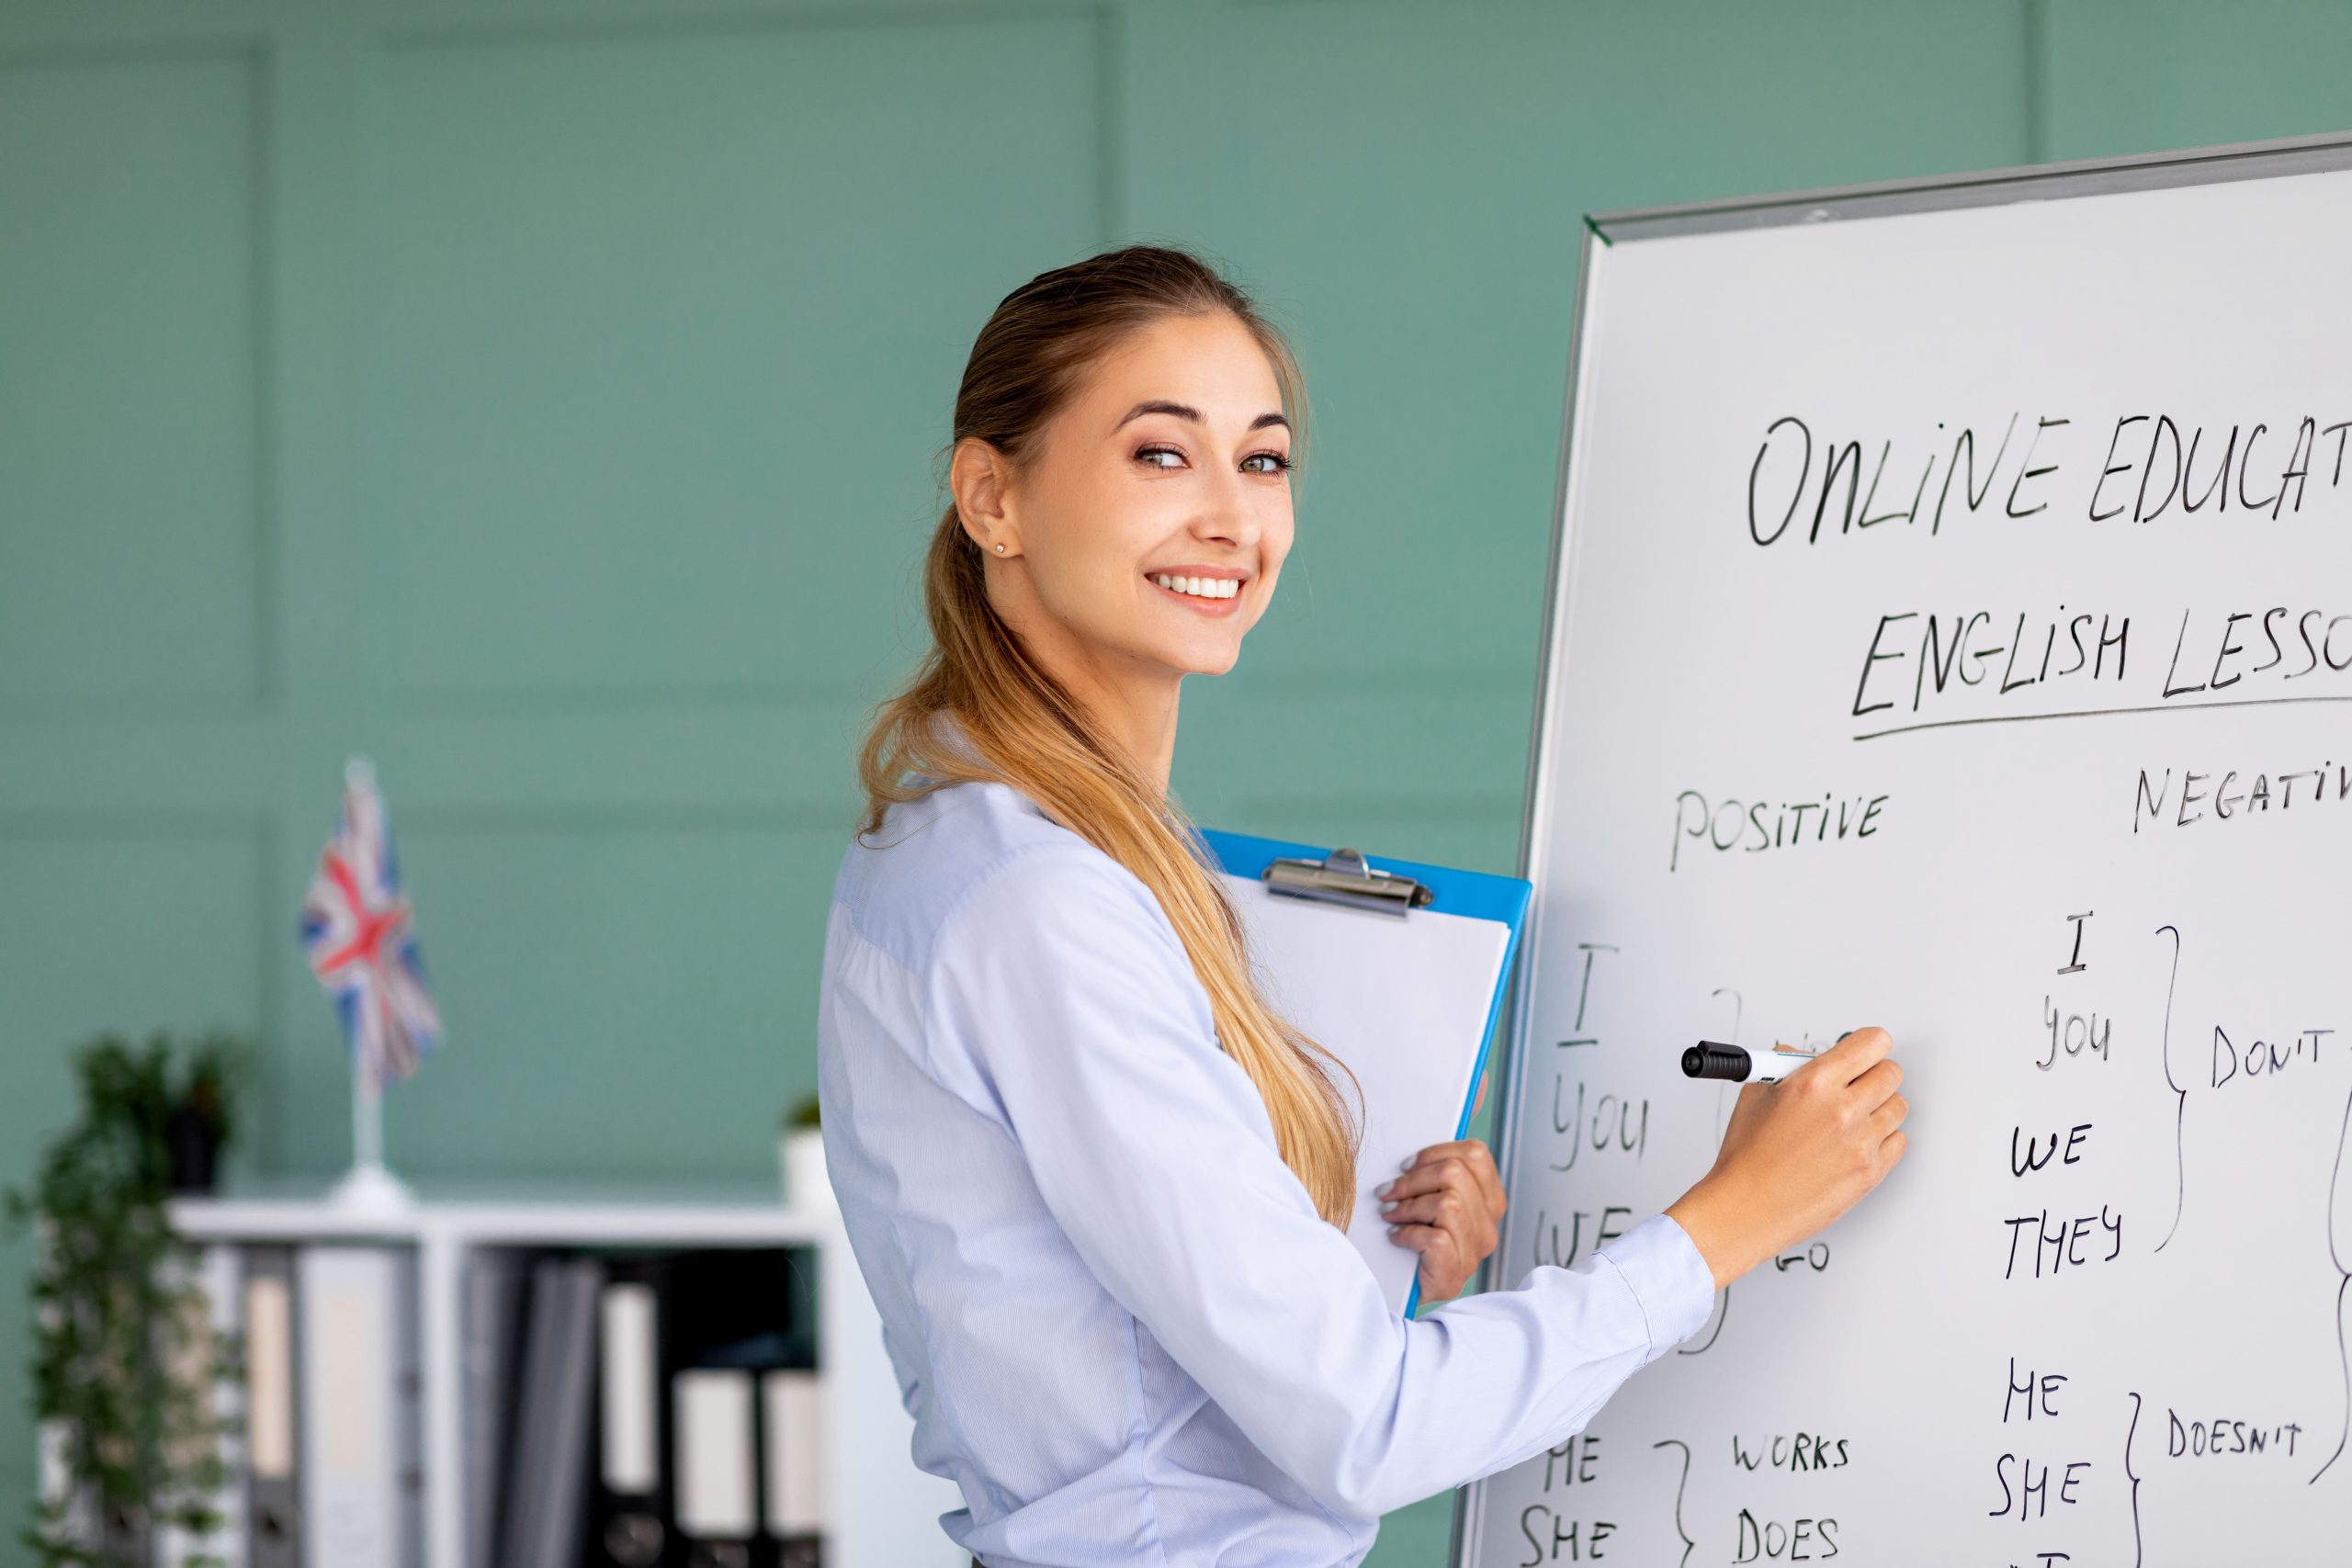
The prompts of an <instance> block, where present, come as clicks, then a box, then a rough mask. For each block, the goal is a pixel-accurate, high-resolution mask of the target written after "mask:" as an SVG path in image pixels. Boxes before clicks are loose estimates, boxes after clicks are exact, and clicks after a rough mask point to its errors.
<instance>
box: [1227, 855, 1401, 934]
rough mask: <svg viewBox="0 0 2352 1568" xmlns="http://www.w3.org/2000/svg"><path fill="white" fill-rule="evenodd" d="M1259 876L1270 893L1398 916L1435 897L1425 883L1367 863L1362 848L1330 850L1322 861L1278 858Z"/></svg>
mask: <svg viewBox="0 0 2352 1568" xmlns="http://www.w3.org/2000/svg"><path fill="white" fill-rule="evenodd" d="M1259 875H1260V879H1261V881H1263V882H1264V883H1265V885H1266V891H1267V892H1269V893H1279V894H1282V895H1283V897H1290V898H1314V899H1319V900H1320V901H1322V902H1324V903H1327V904H1345V905H1347V906H1349V907H1350V908H1357V909H1370V910H1372V911H1373V912H1374V913H1375V914H1382V915H1396V916H1397V917H1399V918H1400V919H1401V918H1402V917H1403V916H1404V915H1405V913H1406V912H1407V911H1408V910H1411V909H1419V908H1423V907H1425V906H1426V905H1428V904H1430V902H1432V901H1433V900H1434V899H1435V898H1436V897H1437V895H1436V893H1434V892H1432V891H1431V890H1430V887H1429V886H1428V885H1427V884H1424V883H1419V882H1416V881H1414V880H1413V879H1412V878H1411V877H1409V876H1398V875H1397V874H1395V873H1394V872H1386V871H1375V870H1374V869H1373V868H1372V867H1371V866H1368V865H1366V864H1365V863H1364V861H1363V852H1362V851H1361V850H1333V851H1332V852H1331V853H1330V855H1329V858H1327V859H1324V860H1277V861H1274V862H1272V863H1271V864H1269V865H1268V866H1267V867H1266V869H1265V870H1264V871H1263V872H1261V873H1260V874H1259Z"/></svg>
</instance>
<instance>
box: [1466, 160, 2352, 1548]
mask: <svg viewBox="0 0 2352 1568" xmlns="http://www.w3.org/2000/svg"><path fill="white" fill-rule="evenodd" d="M2347 161H2352V142H2335V143H2323V142H2318V141H2312V142H2303V143H2297V144H2294V146H2293V147H2291V148H2289V149H2287V150H2284V151H2279V150H2275V149H2274V150H2272V151H2270V152H2268V154H2267V156H2261V157H2255V158H2251V159H2250V158H2248V157H2246V156H2244V155H2242V153H2241V152H2239V151H2237V150H2224V151H2222V152H2216V153H2213V154H2209V155H2200V156H2191V157H2187V158H2182V159H2175V160H2168V161H2163V162H2157V163H2150V164H2138V165H2118V166H2111V167H2101V168H2098V169H2089V170H2085V169H2079V168H2078V169H2076V170H2075V171H2072V172H2071V173H2070V174H2069V175H2066V176H2065V177H2062V178H2056V179H2053V178H2051V177H2048V176H2041V177H2036V176H2029V175H2019V176H2017V177H2011V178H2007V179H1986V178H1985V177H1978V178H1976V179H1973V180H1959V181H1951V182H1943V183H1939V184H1938V185H1935V186H1923V187H1914V188H1911V189H1909V190H1907V191H1904V190H1894V189H1891V188H1877V189H1870V190H1862V191H1858V192H1857V193H1854V194H1852V195H1849V196H1841V195H1838V194H1837V193H1831V194H1829V195H1826V196H1821V197H1799V198H1790V199H1787V200H1781V201H1764V202H1758V203H1752V204H1737V205H1733V206H1728V207H1724V208H1719V209H1712V210H1706V211H1684V212H1679V213H1677V212H1666V213H1661V214H1657V215H1632V216H1631V217H1629V218H1628V219H1627V220H1596V234H1595V236H1594V237H1593V238H1592V239H1590V240H1589V242H1588V244H1587V254H1586V257H1585V268H1586V273H1585V278H1584V291H1583V296H1582V306H1581V310H1582V316H1581V319H1580V322H1579V328H1578V346H1577V354H1576V356H1575V367H1574V371H1573V376H1572V386H1571V396H1570V407H1571V411H1572V412H1571V414H1570V418H1569V422H1568V439H1567V442H1566V446H1565V451H1566V466H1565V469H1564V476H1563V483H1562V502H1561V508H1560V510H1561V533H1560V542H1559V546H1558V548H1557V551H1556V558H1555V571H1554V579H1553V592H1554V600H1553V603H1552V604H1551V605H1550V608H1549V611H1548V617H1547V628H1548V629H1547V634H1546V649H1545V654H1544V659H1545V665H1544V680H1543V695H1542V697H1541V699H1540V702H1539V709H1538V714H1537V742H1536V749H1535V763H1534V769H1533V776H1532V782H1531V790H1530V799H1529V822H1528V837H1527V841H1526V847H1525V855H1524V862H1525V865H1524V869H1525V874H1527V875H1528V876H1529V878H1530V879H1531V880H1532V882H1533V884H1534V887H1535V893H1534V904H1533V916H1532V925H1531V928H1530V931H1529V933H1528V939H1527V940H1528V949H1527V952H1528V959H1529V962H1528V963H1527V964H1524V965H1523V966H1522V974H1521V987H1520V990H1519V992H1518V995H1517V1007H1516V1014H1517V1022H1516V1025H1515V1030H1514V1038H1513V1040H1512V1042H1511V1044H1510V1053H1509V1055H1508V1057H1507V1064H1508V1075H1509V1076H1508V1082H1507V1095H1506V1100H1505V1103H1504V1105H1503V1107H1502V1110H1501V1132H1500V1134H1499V1141H1500V1143H1501V1145H1502V1148H1501V1156H1502V1162H1503V1165H1504V1168H1505V1173H1506V1179H1507V1180H1508V1183H1509V1187H1510V1212H1509V1213H1508V1214H1507V1215H1506V1217H1505V1221H1504V1224H1503V1232H1502V1237H1501V1242H1500V1246H1499V1247H1498V1252H1497V1254H1496V1258H1495V1263H1494V1266H1493V1267H1494V1270H1495V1274H1496V1278H1495V1280H1493V1283H1495V1284H1498V1285H1504V1286H1508V1285H1511V1284H1515V1283H1517V1282H1518V1281H1519V1280H1521V1278H1522V1277H1523V1276H1524V1275H1525V1274H1526V1272H1527V1271H1528V1270H1529V1269H1531V1268H1532V1267H1534V1266H1535V1265H1536V1264H1538V1263H1547V1264H1561V1263H1568V1262H1572V1261H1574V1260H1575V1259H1576V1258H1579V1257H1582V1256H1584V1255H1585V1254H1586V1253H1588V1252H1589V1251H1590V1250H1591V1248H1592V1247H1595V1246H1596V1245H1598V1244H1599V1242H1600V1239H1601V1238H1603V1237H1605V1236H1607V1235H1613V1234H1615V1233H1617V1232H1619V1231H1622V1230H1623V1229H1625V1228H1626V1227H1627V1226H1629V1225H1630V1224H1632V1223H1634V1221H1636V1220H1638V1219H1640V1218H1641V1217H1643V1216H1645V1215H1647V1214H1650V1213H1657V1211H1658V1210H1659V1209H1661V1208H1663V1207H1664V1206H1665V1205H1666V1204H1667V1203H1668V1202H1670V1201H1673V1199H1674V1198H1675V1197H1676V1196H1678V1195H1679V1193H1680V1192H1682V1191H1683V1190H1685V1189H1686V1188H1687V1187H1688V1186H1689V1185H1690V1184H1691V1182H1692V1181H1693V1180H1695V1179H1697V1178H1698V1177H1699V1176H1700V1175H1702V1173H1703V1172H1704V1170H1705V1169H1706V1168H1707V1167H1708V1165H1709V1163H1710V1161H1711V1159H1712V1157H1713V1151H1714V1148H1715V1146H1716V1144H1717V1142H1718V1140H1719V1137H1720V1133H1721V1128H1722V1124H1723V1119H1724V1115H1725V1113H1726V1111H1727V1109H1728V1106H1729V1104H1730V1100H1731V1098H1732V1093H1733V1091H1731V1090H1729V1089H1724V1088H1721V1087H1718V1086H1715V1085H1712V1084H1708V1085H1702V1084H1698V1083H1694V1082H1691V1081H1690V1080H1688V1079H1685V1078H1683V1077H1681V1076H1680V1073H1679V1068H1678V1065H1677V1060H1676V1057H1677V1054H1678V1053H1679V1051H1680V1050H1681V1049H1682V1048H1683V1047H1684V1046H1686V1045H1688V1044H1690V1043H1692V1042H1694V1041H1696V1040H1699V1039H1702V1038H1705V1039H1712V1040H1724V1041H1732V1042H1736V1043H1740V1044H1743V1045H1747V1046H1749V1047H1751V1048H1756V1047H1762V1046H1769V1045H1770V1044H1771V1043H1774V1042H1776V1041H1787V1042H1791V1043H1807V1042H1810V1043H1816V1044H1818V1043H1826V1042H1828V1041H1829V1040H1831V1039H1833V1038H1834V1037H1835V1036H1836V1035H1837V1034H1838V1033H1839V1032H1842V1031H1844V1030H1846V1029H1848V1028H1850V1027H1853V1026H1856V1025H1860V1024H1863V1023H1877V1024H1883V1025H1884V1026H1885V1027H1886V1028H1887V1029H1888V1030H1889V1031H1890V1032H1892V1033H1893V1034H1894V1039H1895V1042H1896V1048H1897V1055H1898V1057H1899V1059H1900V1060H1901V1061H1902V1063H1903V1065H1904V1066H1905V1070H1906V1073H1907V1077H1906V1081H1905V1093H1906V1094H1907V1095H1908V1097H1909V1098H1910V1100H1911V1103H1912V1107H1913V1109H1912V1112H1911V1117H1910V1122H1909V1124H1908V1125H1909V1132H1910V1134H1911V1146H1910V1152H1909V1155H1908V1156H1907V1158H1906V1159H1905V1161H1904V1163H1903V1164H1902V1165H1901V1166H1900V1167H1899V1168H1897V1169H1896V1170H1895V1171H1894V1174H1893V1175H1892V1176H1891V1177H1890V1178H1889V1179H1887V1180H1886V1182H1885V1183H1884V1184H1883V1186H1882V1187H1881V1188H1880V1189H1879V1190H1877V1191H1876V1192H1875V1193H1873V1194H1872V1195H1871V1197H1869V1198H1867V1199H1865V1200H1864V1201H1863V1202H1862V1204H1861V1205H1860V1207H1859V1208H1857V1209H1856V1210H1855V1211H1853V1212H1852V1213H1849V1215H1847V1216H1846V1217H1845V1218H1844V1219H1843V1220H1841V1221H1840V1222H1838V1224H1835V1225H1833V1226H1831V1227H1830V1228H1829V1229H1828V1230H1826V1231H1825V1232H1823V1233H1822V1234H1821V1235H1818V1236H1815V1237H1812V1238H1809V1239H1808V1240H1807V1241H1805V1242H1803V1243H1800V1244H1799V1245H1797V1246H1796V1247H1793V1248H1792V1249H1791V1251H1790V1252H1789V1253H1788V1254H1787V1255H1785V1256H1783V1257H1782V1258H1778V1259H1776V1260H1774V1261H1772V1262H1769V1263H1767V1264H1765V1265H1764V1266H1763V1267H1762V1268H1760V1269H1757V1270H1756V1271H1754V1272H1753V1273H1751V1274H1749V1275H1748V1276H1747V1277H1746V1278H1744V1279H1742V1280H1739V1281H1737V1282H1736V1283H1735V1284H1734V1285H1733V1286H1732V1287H1731V1288H1730V1289H1729V1290H1728V1291H1727V1292H1722V1293H1720V1294H1719V1295H1718V1298H1717V1303H1716V1314H1715V1316H1714V1317H1713V1320H1712V1321H1711V1322H1710V1323H1709V1324H1708V1325H1707V1326H1706V1327H1705V1328H1703V1329H1702V1330H1701V1331H1700V1332H1699V1334H1698V1335H1697V1336H1695V1337H1692V1338H1691V1339H1690V1340H1688V1341H1686V1342H1685V1343H1684V1344H1683V1345H1682V1346H1680V1347H1679V1348H1677V1349H1676V1350H1674V1351H1670V1352H1668V1354H1666V1355H1665V1356H1663V1357H1661V1358H1660V1359H1658V1360H1657V1362H1655V1363H1653V1364H1652V1365H1651V1366H1649V1367H1647V1368H1645V1369H1644V1370H1643V1371H1641V1372H1639V1373H1637V1374H1635V1376H1634V1378H1633V1380H1632V1381H1631V1382H1628V1383H1627V1384H1626V1385H1625V1387H1624V1388H1623V1389H1622V1390H1621V1391H1620V1392H1619V1393H1618V1394H1617V1395H1616V1397H1615V1398H1614V1399H1612V1400H1611V1403H1610V1404H1608V1405H1607V1407H1606V1408H1605V1409H1604V1410H1603V1411H1602V1412H1601V1413H1600V1416H1597V1417H1596V1418H1595V1419H1594V1420H1593V1421H1592V1423H1591V1424H1590V1426H1589V1427H1588V1428H1587V1429H1586V1430H1585V1431H1584V1432H1583V1433H1581V1434H1578V1435H1577V1436H1575V1437H1573V1438H1566V1440H1564V1441H1563V1442H1562V1443H1561V1444H1560V1445H1559V1446H1558V1447H1556V1448H1555V1449H1554V1450H1552V1451H1551V1452H1550V1453H1548V1454H1545V1455H1543V1456H1540V1457H1538V1458H1537V1459H1535V1460H1532V1461H1529V1462H1527V1463H1525V1464H1523V1465H1521V1466H1518V1467H1516V1468H1514V1469H1512V1470H1510V1471H1507V1472H1500V1473H1498V1474H1496V1475H1494V1476H1491V1477H1487V1478H1484V1479H1483V1480H1481V1481H1480V1482H1479V1483H1476V1485H1474V1486H1473V1487H1471V1488H1470V1489H1468V1490H1467V1491H1466V1492H1465V1493H1464V1495H1463V1496H1462V1499H1461V1502H1460V1506H1459V1508H1458V1511H1457V1520H1456V1540H1455V1560H1456V1561H1457V1562H1464V1563H1469V1564H1475V1565H1476V1568H1501V1565H1504V1564H1512V1565H1532V1564H1535V1563H1554V1562H1593V1561H1600V1562H1607V1563H1611V1564H1627V1565H1642V1564H1666V1565H1675V1564H1681V1563H1686V1562H1688V1563H1694V1564H1695V1563H1707V1564H1717V1563H1747V1562H1758V1563H1768V1564H1769V1563H1786V1562H1832V1561H1839V1560H1842V1561H1843V1562H1848V1563H1857V1564H1871V1563H1880V1564H1885V1563H1897V1564H1906V1565H1907V1564H1923V1563H1947V1562H1949V1563H1983V1564H1997V1563H2041V1562H2074V1563H2086V1562H2097V1563H2121V1564H2129V1563H2137V1562H2145V1563H2150V1564H2159V1563H2216V1562H2262V1563H2266V1564H2288V1563H2313V1564H2316V1563H2323V1562H2325V1563H2340V1562H2346V1561H2352V1451H2346V1448H2345V1438H2346V1420H2347V1393H2352V1379H2347V1372H2346V1359H2345V1333H2346V1280H2347V1279H2348V1278H2352V1275H2347V1271H2346V1270H2347V1269H2352V1168H2347V1164H2346V1150H2345V1138H2346V1120H2347V1116H2348V1115H2352V455H2347V454H2346V452H2345V450H2344V446H2345V438H2346V434H2347V425H2346V422H2347V421H2352V289H2347V286H2346V277H2347V276H2352V271H2348V270H2347V261H2346V258H2347V257H2352V172H2346V170H2345V169H2344V168H2342V167H2341V165H2343V164H2346V162H2347ZM1563 281H1564V284H1565V280H1563ZM2061 422H2063V423H2061ZM2306 422H2308V423H2306ZM2256 426H2260V427H2261V428H2260V430H2259V432H2258V433H2257V431H2256ZM2233 430H2234V432H2235V439H2234V443H2233V442H2232V432H2233ZM2167 433H2168V434H2167ZM2192 437H2193V438H2194V448H2195V450H2194V459H2193V463H2192V464H2190V465H2189V473H2188V483H2187V486H2186V487H2184V486H2183V485H2182V484H2181V483H2179V482H2177V481H2169V483H2168V478H2167V476H2168V471H2169V469H2170V468H2171V464H2172V458H2171V454H2172V452H2173V451H2174V450H2175V449H2177V450H2179V451H2180V452H2181V454H2182V456H2183V457H2187V456H2188V449H2189V447H2190V445H2191V441H2192ZM1849 444H1850V446H1849ZM2152 444H2153V453H2154V455H2153V468H2154V475H2153V478H2152V479H2151V478H2150V477H2149V470H2150V468H2151V466H2152V458H2151V449H2152ZM1955 452H1958V453H1959V455H1960V465H1959V466H1960V472H1959V477H1958V479H1956V480H1953V481H1952V482H1951V483H1950V484H1949V485H1947V480H1948V479H1949V478H1950V476H1951V474H1952V472H1953V468H1954V454H1955ZM2224 453H2226V454H2227V463H2228V478H2227V479H2226V481H2225V486H2226V489H2225V491H2224V490H2216V489H2214V488H2213V486H2214V483H2215V481H2214V479H2213V476H2214V474H2215V472H2216V471H2217V470H2218V469H2219V468H2221V467H2222V455H2223V454H2224ZM2249 454H2250V456H2249ZM2297 469H2301V470H2304V471H2303V472H2302V473H2301V475H2300V478H2298V476H2297V475H2296V474H2295V473H2294V470H2297ZM1849 476H1850V483H1849ZM2282 476H2283V477H2285V479H2286V486H2285V489H2284V491H2281V489H2280V481H2281V479H2282ZM2143 479H2144V480H2146V481H2147V482H2146V483H2145V484H2144V486H2143ZM1849 488H1850V491H1851V497H1850V502H1851V510H1850V511H1849ZM2168 489H2169V491H2170V494H2169V497H2167V490H2168ZM2199 492H2202V494H2201V497H2200V496H2199ZM2189 499H2196V500H2198V501H2199V504H2197V505H2196V506H2195V507H2194V508H2191V507H2189V506H2188V504H2187V501H2188V500H2189ZM2225 501H2226V504H2224V502H2225ZM1939 505H1940V511H1939V510H1938V509H1939ZM2093 513H2098V514H2099V515H2098V516H2097V517H2096V518H2095V517H2094V515H2093ZM2135 513H2137V515H2136V516H2135ZM2274 612H2275V613H2274ZM2233 616H2236V617H2239V618H2237V619H2234V620H2233V619H2232V617H2233ZM2102 643H2103V646H2102ZM2053 1150H2054V1152H2053ZM2020 1168H2023V1169H2022V1173H2021V1174H2020ZM2045 1554H2047V1555H2045ZM2062 1554H2063V1555H2062Z"/></svg>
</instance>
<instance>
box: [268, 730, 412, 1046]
mask: <svg viewBox="0 0 2352 1568" xmlns="http://www.w3.org/2000/svg"><path fill="white" fill-rule="evenodd" d="M302 945H303V947H304V948H305V950H307V952H308V953H309V954H310V960H311V972H312V973H313V974H315V975H316V976H318V977H319V985H320V986H321V987H322V988H324V990H325V991H326V993H327V995H328V996H329V997H331V998H334V1004H335V1011H336V1013H337V1015H338V1016H340V1017H341V1019H342V1020H343V1033H344V1040H345V1043H346V1044H348V1045H349V1047H350V1049H351V1055H352V1069H353V1071H354V1072H355V1073H356V1074H357V1075H359V1076H360V1077H362V1078H364V1079H365V1081H366V1082H367V1084H368V1086H369V1087H370V1088H371V1089H375V1090H379V1091H380V1090H381V1089H382V1088H383V1086H384V1085H385V1084H386V1083H388V1082H390V1080H391V1079H393V1078H404V1077H408V1076H409V1075H410V1074H411V1073H413V1072H414V1071H416V1069H417V1066H419V1064H420V1063H421V1062H422V1060H423V1058H424V1055H425V1054H426V1053H427V1052H429V1051H431V1050H433V1049H434V1047H435V1045H437V1044H438V1043H440V1038H441V1014H440V1011H439V1010H438V1009H436V1008H435V1006H434V1004H433V995H432V992H431V991H430V990H429V989H427V987H426V984H425V978H424V965H423V962H422V960H421V959H420V958H419V956H418V954H417V951H416V934H415V931H414V930H413V916H412V912H411V909H410V907H409V901H408V897H407V896H406V895H405V894H403V893H402V892H401V873H400V862H399V861H398V859H397V858H396V857H395V856H394V855H393V852H392V830H391V824H390V822H389V821H388V820H387V819H386V817H385V814H384V802H383V799H382V797H381V796H380V795H378V794H377V793H376V775H375V770H374V769H372V768H371V767H369V766H368V763H367V761H365V760H364V759H359V758H355V759H353V761H352V763H351V766H350V767H349V768H348V769H346V770H345V775H344V791H343V817H342V819H341V821H339V822H338V823H337V824H336V826H335V830H334V836H333V837H332V838H330V839H328V840H327V844H326V848H325V849H324V850H322V851H321V852H320V853H319V867H318V871H317V872H316V873H315V874H313V875H312V877H311V890H310V893H309V896H308V897H305V898H304V899H303V900H302Z"/></svg>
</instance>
